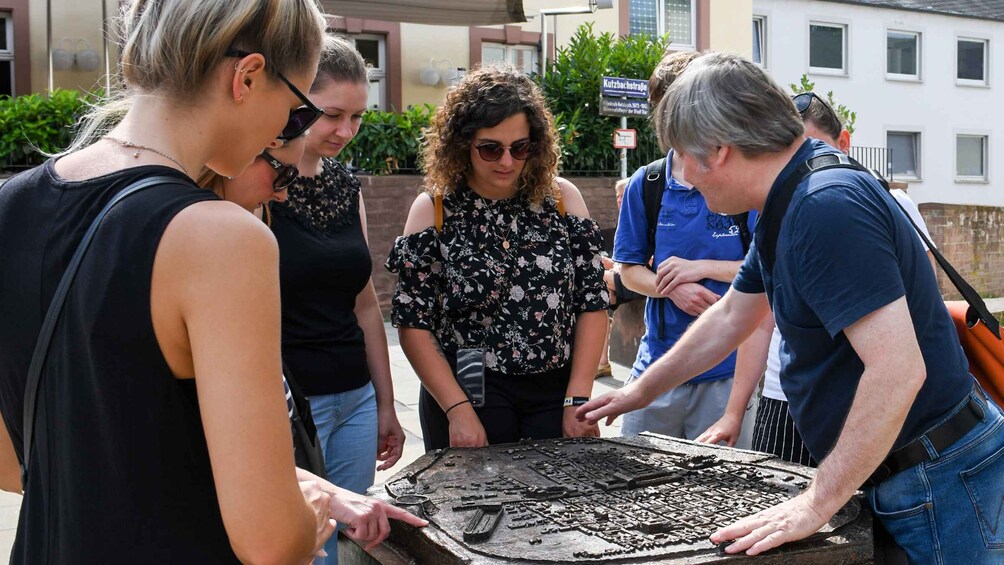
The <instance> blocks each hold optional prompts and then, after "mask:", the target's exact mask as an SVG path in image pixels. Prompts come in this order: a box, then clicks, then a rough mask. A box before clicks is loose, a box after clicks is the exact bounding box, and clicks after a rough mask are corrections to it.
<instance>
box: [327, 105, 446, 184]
mask: <svg viewBox="0 0 1004 565" xmlns="http://www.w3.org/2000/svg"><path fill="white" fill-rule="evenodd" d="M434 111H435V107H433V106H431V105H429V104H426V105H423V106H415V107H411V108H408V109H407V110H405V111H404V112H401V113H396V112H381V111H379V110H368V111H367V112H366V113H365V114H363V123H362V125H361V126H360V128H359V133H358V134H357V135H356V137H355V139H353V140H352V142H351V143H349V144H348V145H347V146H345V149H344V150H343V151H342V152H341V153H340V154H339V156H338V157H339V158H340V159H341V160H342V161H344V162H346V163H348V162H349V161H352V166H353V167H354V168H356V169H358V170H361V171H363V172H368V173H373V174H378V175H383V174H393V173H416V172H418V149H419V145H420V144H421V140H422V130H423V129H424V128H426V127H428V126H429V123H430V120H431V119H432V114H433V112H434Z"/></svg>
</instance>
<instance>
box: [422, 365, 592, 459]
mask: <svg viewBox="0 0 1004 565" xmlns="http://www.w3.org/2000/svg"><path fill="white" fill-rule="evenodd" d="M571 371H572V364H571V363H568V364H567V365H565V366H564V367H559V368H557V369H553V370H551V371H545V372H543V373H533V374H527V375H504V374H502V373H497V372H495V371H488V372H487V373H486V374H485V405H484V406H482V407H481V408H475V409H474V412H475V413H476V414H477V415H478V418H479V419H480V420H481V425H482V426H484V428H485V433H486V434H487V436H488V443H489V444H492V445H494V444H498V443H513V442H516V441H519V440H521V439H549V438H559V437H561V436H562V430H561V420H562V417H563V415H564V410H565V409H564V408H563V407H562V402H563V401H564V399H565V391H566V389H567V387H568V379H569V378H570V376H571ZM569 410H571V408H569ZM418 414H419V418H420V421H421V423H422V435H423V436H424V439H425V450H426V451H429V450H432V449H439V448H443V447H449V446H450V422H449V420H448V419H447V418H446V415H445V414H444V413H443V410H442V409H441V408H440V407H439V404H438V403H437V402H436V400H435V399H434V398H433V397H432V395H431V394H429V392H428V391H427V390H425V387H422V391H421V393H420V394H419V400H418Z"/></svg>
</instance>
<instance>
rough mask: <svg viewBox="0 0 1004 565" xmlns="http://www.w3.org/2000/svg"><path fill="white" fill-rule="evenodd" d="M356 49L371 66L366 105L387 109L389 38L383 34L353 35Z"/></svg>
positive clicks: (367, 64)
mask: <svg viewBox="0 0 1004 565" xmlns="http://www.w3.org/2000/svg"><path fill="white" fill-rule="evenodd" d="M351 37H352V41H354V42H355V45H356V51H359V54H360V55H362V56H363V59H364V60H365V61H366V66H368V67H369V80H370V91H369V97H368V98H367V100H366V106H367V107H369V108H373V109H377V110H386V109H387V38H386V37H385V36H383V35H371V34H361V35H353V36H351Z"/></svg>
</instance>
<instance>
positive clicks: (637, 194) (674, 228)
mask: <svg viewBox="0 0 1004 565" xmlns="http://www.w3.org/2000/svg"><path fill="white" fill-rule="evenodd" d="M672 159H673V152H672V151H670V152H669V155H668V156H667V158H666V171H664V174H663V178H664V179H666V181H665V189H664V191H663V194H662V208H661V209H660V210H659V220H658V221H659V224H658V227H657V228H656V232H655V249H654V250H653V249H651V248H650V247H649V244H648V219H647V216H646V214H645V202H644V196H643V194H642V193H643V185H644V181H645V167H642V168H640V169H638V170H637V171H635V173H634V175H632V176H631V180H630V181H629V182H628V185H627V188H626V189H625V191H624V198H623V200H622V202H621V212H620V218H619V220H618V224H617V234H616V235H615V236H614V257H613V259H614V261H617V262H618V263H627V264H633V265H648V264H649V259H651V258H652V257H653V256H654V257H655V261H654V262H653V263H652V264H653V265H654V266H656V267H657V266H658V265H659V263H661V262H662V261H664V260H666V259H668V258H670V257H674V256H675V257H681V258H684V259H714V260H719V261H739V260H741V259H742V258H743V245H742V238H741V237H740V236H739V229H738V228H737V227H736V226H735V225H734V224H733V222H732V218H730V217H729V216H723V215H721V214H717V213H715V212H712V211H710V210H708V206H707V204H706V203H705V201H704V196H702V195H701V193H700V192H698V191H697V190H694V189H690V188H687V187H686V186H684V185H682V184H680V183H679V182H677V181H676V179H674V178H672V177H671V176H670V175H669V171H670V170H671V166H672V165H671V163H672ZM755 220H756V214H755V213H751V214H750V232H751V233H752V231H753V224H754V222H755ZM700 284H702V285H704V286H705V287H706V288H708V289H709V290H711V291H712V292H714V293H716V294H718V295H720V296H723V295H724V294H725V292H726V291H727V290H728V289H729V283H727V282H721V281H713V280H708V279H705V280H703V281H700ZM660 310H661V312H660ZM695 319H696V317H694V316H691V315H690V314H687V313H686V312H684V311H683V310H680V309H679V308H677V307H676V305H675V304H673V301H672V300H669V299H660V300H656V299H652V298H649V299H648V300H647V301H646V303H645V335H644V336H643V337H642V338H641V343H640V344H639V346H638V355H637V357H636V358H635V362H634V366H633V367H631V375H632V376H639V375H641V374H642V372H644V371H645V369H646V368H647V367H648V366H649V365H651V364H652V363H653V362H654V361H655V360H657V359H658V358H659V357H661V356H662V355H663V354H664V353H666V352H667V351H668V350H669V349H670V348H671V347H672V346H673V344H675V343H676V342H677V340H679V339H680V336H682V335H683V332H684V331H686V329H687V327H688V326H690V324H691V323H692V322H693V321H694V320H695ZM660 321H661V324H660V323H659V322H660ZM660 325H661V329H662V331H661V332H660V331H659V329H660ZM660 333H661V336H660ZM735 365H736V355H735V352H734V351H733V352H732V354H731V355H729V356H728V357H727V358H726V359H725V360H724V361H722V362H721V363H719V364H718V365H716V366H715V367H713V368H712V369H710V370H709V371H707V372H705V373H702V374H700V375H698V376H697V377H694V378H693V379H692V380H690V381H689V382H691V383H698V382H705V381H713V380H718V379H725V378H729V377H731V376H732V374H733V373H734V372H735Z"/></svg>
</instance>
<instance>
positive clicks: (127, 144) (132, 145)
mask: <svg viewBox="0 0 1004 565" xmlns="http://www.w3.org/2000/svg"><path fill="white" fill-rule="evenodd" d="M102 139H107V140H108V141H111V142H112V143H117V144H119V145H120V146H122V147H125V148H126V149H135V150H136V152H135V153H133V154H132V157H133V159H139V154H140V153H142V152H143V151H149V152H151V153H156V154H157V155H160V156H161V157H163V158H165V159H167V160H168V161H171V162H172V163H174V164H175V165H178V166H179V167H181V170H182V171H184V172H185V174H186V175H188V176H192V175H190V174H189V173H188V169H186V168H185V166H184V165H182V164H181V162H180V161H178V160H177V159H175V158H174V157H171V156H170V155H168V154H167V153H164V152H163V151H158V150H156V149H154V148H153V147H147V146H146V145H140V144H138V143H133V142H132V141H129V140H126V139H118V138H115V137H112V136H110V135H106V136H104V137H102Z"/></svg>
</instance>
